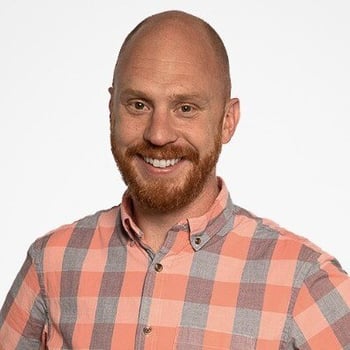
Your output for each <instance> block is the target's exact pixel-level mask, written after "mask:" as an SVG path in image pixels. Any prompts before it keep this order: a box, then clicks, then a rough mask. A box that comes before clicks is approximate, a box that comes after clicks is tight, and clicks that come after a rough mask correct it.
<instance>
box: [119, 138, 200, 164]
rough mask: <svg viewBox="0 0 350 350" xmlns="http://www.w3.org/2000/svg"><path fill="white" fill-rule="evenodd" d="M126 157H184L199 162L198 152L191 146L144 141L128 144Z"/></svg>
mask: <svg viewBox="0 0 350 350" xmlns="http://www.w3.org/2000/svg"><path fill="white" fill-rule="evenodd" d="M126 156H127V157H134V156H141V157H149V158H156V159H177V158H181V159H186V160H189V161H192V162H194V163H197V162H199V153H198V152H197V151H196V150H194V149H193V148H191V147H186V146H176V145H171V144H168V145H164V146H155V145H152V144H148V143H146V142H143V143H139V144H137V145H134V146H130V147H129V148H128V149H127V151H126Z"/></svg>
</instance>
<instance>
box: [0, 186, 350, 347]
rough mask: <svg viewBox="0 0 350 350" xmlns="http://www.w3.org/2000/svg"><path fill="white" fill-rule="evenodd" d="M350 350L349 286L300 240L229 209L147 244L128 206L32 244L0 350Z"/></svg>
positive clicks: (9, 304)
mask: <svg viewBox="0 0 350 350" xmlns="http://www.w3.org/2000/svg"><path fill="white" fill-rule="evenodd" d="M45 348H46V349H90V350H93V349H95V350H97V349H99V350H105V349H123V350H126V349H157V350H160V349H161V350H163V349H166V350H167V349H182V350H199V349H212V350H215V349H216V350H218V349H239V350H248V349H265V350H274V349H305V350H306V349H317V350H322V349H325V350H336V349H350V279H349V278H348V277H347V275H346V274H345V273H344V272H342V271H341V269H340V267H339V266H338V264H337V263H336V261H335V260H334V259H333V258H332V257H331V256H329V255H327V254H326V253H324V252H323V251H321V250H320V249H319V248H317V247H315V246H314V245H313V244H312V243H310V242H309V241H307V240H306V239H304V238H302V237H299V236H296V235H294V234H292V233H290V232H288V231H286V230H284V229H282V228H280V227H278V226H277V225H275V224H274V223H272V222H270V221H268V220H264V219H261V218H258V217H255V216H253V215H252V214H250V213H249V212H247V211H245V210H243V209H241V208H239V207H237V206H235V205H233V204H232V202H231V200H230V198H229V195H228V192H227V189H226V187H225V185H224V184H223V183H222V190H221V192H220V194H219V196H218V198H217V200H216V201H215V203H214V204H213V206H212V208H211V209H210V210H209V211H208V213H206V215H204V216H202V217H198V218H190V219H186V220H184V221H183V222H180V223H179V224H177V225H175V226H174V227H172V229H171V230H170V231H169V232H168V234H167V237H166V240H165V242H164V244H163V246H162V248H161V249H160V250H159V252H157V253H154V252H152V251H151V250H150V249H149V248H148V247H147V245H146V244H145V243H144V242H143V241H142V232H141V231H140V229H139V228H138V227H137V226H136V225H135V223H134V222H133V220H132V217H131V215H130V199H129V198H128V196H127V195H125V196H124V198H123V201H122V204H121V206H118V207H114V208H112V209H110V210H106V211H100V212H98V213H96V214H95V215H92V216H89V217H86V218H84V219H82V220H79V221H77V222H75V223H74V224H71V225H67V226H63V227H61V228H59V229H57V230H55V231H53V232H51V233H49V234H48V235H46V236H44V237H42V238H40V239H38V240H37V241H36V242H35V243H34V244H33V245H32V246H31V247H30V249H29V252H28V257H27V260H26V261H25V263H24V265H23V268H22V270H21V271H20V273H19V274H18V277H17V278H16V280H15V282H14V284H13V287H12V289H11V290H10V292H9V294H8V296H7V299H6V301H5V304H4V306H3V308H2V311H1V317H0V349H1V350H12V349H20V350H24V349H30V350H33V349H45Z"/></svg>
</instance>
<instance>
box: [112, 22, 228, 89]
mask: <svg viewBox="0 0 350 350" xmlns="http://www.w3.org/2000/svg"><path fill="white" fill-rule="evenodd" d="M219 69H220V68H219V66H218V62H217V59H216V57H215V55H214V53H213V49H212V47H211V45H210V44H209V43H208V40H207V35H204V33H202V31H200V32H199V33H198V30H197V31H196V30H194V29H193V28H181V29H180V28H179V27H178V26H176V27H174V26H173V25H172V26H166V27H161V28H160V29H159V30H158V31H154V30H152V31H150V32H146V33H139V34H138V35H136V36H135V37H134V38H133V39H132V40H131V41H130V43H129V44H128V46H127V47H126V49H125V50H124V52H123V53H122V55H121V57H120V59H119V62H118V65H117V69H116V76H115V78H116V79H115V83H116V85H117V87H119V88H120V87H121V86H123V87H125V86H131V87H133V88H136V89H143V88H144V87H145V86H147V87H148V88H149V89H151V88H152V89H156V88H158V89H160V90H162V89H163V90H164V92H166V91H167V92H169V93H172V92H173V91H174V89H176V92H177V93H178V92H180V93H181V92H182V91H183V92H184V93H187V92H189V91H190V92H199V91H201V92H205V93H206V94H207V95H209V92H208V90H209V89H213V90H214V91H218V89H219V86H216V84H220V83H222V82H220V79H219V77H220V74H219Z"/></svg>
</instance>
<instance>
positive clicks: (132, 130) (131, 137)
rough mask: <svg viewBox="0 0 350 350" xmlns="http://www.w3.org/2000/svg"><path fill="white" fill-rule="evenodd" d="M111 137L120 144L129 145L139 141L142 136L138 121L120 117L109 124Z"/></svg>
mask: <svg viewBox="0 0 350 350" xmlns="http://www.w3.org/2000/svg"><path fill="white" fill-rule="evenodd" d="M111 137H113V138H114V141H115V143H117V144H118V145H120V146H129V145H130V144H134V143H135V142H140V140H142V138H143V128H142V125H140V123H138V122H137V121H135V120H132V118H123V117H120V118H118V119H116V121H115V123H114V124H113V125H111Z"/></svg>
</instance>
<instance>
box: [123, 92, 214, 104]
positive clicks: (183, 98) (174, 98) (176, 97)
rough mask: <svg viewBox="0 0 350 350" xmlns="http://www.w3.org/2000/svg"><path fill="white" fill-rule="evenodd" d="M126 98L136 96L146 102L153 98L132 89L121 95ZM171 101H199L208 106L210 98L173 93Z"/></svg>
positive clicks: (195, 94) (192, 94)
mask: <svg viewBox="0 0 350 350" xmlns="http://www.w3.org/2000/svg"><path fill="white" fill-rule="evenodd" d="M125 96H134V97H138V98H142V99H145V100H150V99H151V98H150V97H149V96H148V94H147V93H145V92H143V91H141V90H137V89H132V88H127V89H125V90H123V91H121V93H120V97H121V98H123V97H125ZM169 100H170V101H179V102H186V101H191V100H192V101H193V100H195V101H197V102H198V103H201V104H207V103H208V100H209V99H208V98H207V97H206V96H203V95H200V94H198V93H188V94H187V93H184V94H176V93H173V94H171V95H170V96H169Z"/></svg>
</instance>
